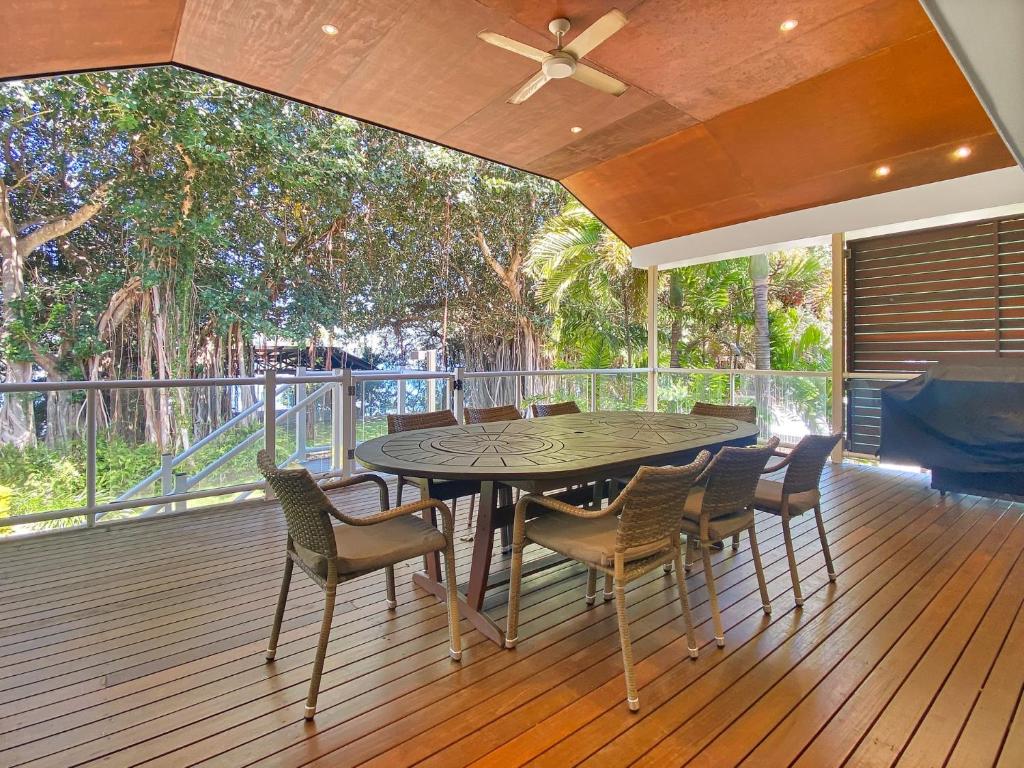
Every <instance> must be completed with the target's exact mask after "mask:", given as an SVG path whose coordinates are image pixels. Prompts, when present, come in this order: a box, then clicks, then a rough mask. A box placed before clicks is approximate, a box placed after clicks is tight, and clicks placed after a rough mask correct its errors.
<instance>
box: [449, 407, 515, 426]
mask: <svg viewBox="0 0 1024 768" xmlns="http://www.w3.org/2000/svg"><path fill="white" fill-rule="evenodd" d="M463 415H464V417H465V419H466V423H467V424H489V423H490V422H492V421H514V420H515V419H521V418H523V414H521V413H520V412H519V409H518V408H516V407H515V406H514V405H497V406H495V407H494V408H466V409H465V410H464V411H463Z"/></svg>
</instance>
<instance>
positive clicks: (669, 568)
mask: <svg viewBox="0 0 1024 768" xmlns="http://www.w3.org/2000/svg"><path fill="white" fill-rule="evenodd" d="M661 570H663V571H664V572H665V573H672V563H671V562H667V563H665V564H664V565H663V566H661Z"/></svg>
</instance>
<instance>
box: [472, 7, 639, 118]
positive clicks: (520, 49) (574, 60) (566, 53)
mask: <svg viewBox="0 0 1024 768" xmlns="http://www.w3.org/2000/svg"><path fill="white" fill-rule="evenodd" d="M626 21H627V19H626V14H624V13H623V12H622V11H619V10H616V9H612V10H610V11H608V13H606V14H605V15H604V16H602V17H601V18H600V19H598V20H597V21H595V22H594V23H593V24H591V25H590V26H589V27H587V28H586V29H585V30H583V31H582V32H580V34H579V35H577V36H576V37H575V39H573V41H572V42H571V43H569V44H568V45H567V46H565V47H563V46H562V37H564V35H565V33H566V32H568V31H569V20H568V19H553V20H552V21H551V23H550V24H548V29H549V30H550V31H551V34H553V35H554V36H555V47H554V48H553V49H552V50H550V51H541V50H539V49H537V48H534V47H533V46H532V45H527V44H526V43H520V42H519V41H518V40H512V39H511V38H508V37H505V36H504V35H499V34H497V33H496V32H486V31H484V32H480V33H479V34H478V35H477V37H479V38H480V39H481V40H483V41H484V42H485V43H490V44H491V45H496V46H498V47H499V48H504V49H505V50H506V51H512V53H518V54H519V55H520V56H525V57H526V58H528V59H533V60H534V61H536V62H538V63H539V64H540V71H539V72H538V73H537V74H535V75H534V76H533V77H531V78H530V79H529V80H527V81H526V82H525V83H523V84H522V85H521V86H520V87H519V89H518V90H517V91H516V92H515V93H513V94H512V95H511V96H510V97H509V99H508V102H509V104H522V103H523V102H524V101H526V100H527V99H528V98H530V97H531V96H533V94H535V93H536V92H537V91H539V90H540V89H541V88H542V87H543V86H544V85H545V84H546V83H547V82H548V81H549V80H560V79H562V78H565V77H571V78H573V79H574V80H578V81H579V82H581V83H583V84H584V85H589V86H590V87H591V88H596V89H597V90H599V91H604V92H605V93H610V94H611V95H612V96H620V95H621V94H622V93H623V92H625V90H626V87H627V86H626V84H625V83H623V82H621V81H619V80H616V79H615V78H614V77H611V76H609V75H606V74H605V73H604V72H598V71H597V70H596V69H594V68H593V67H588V66H587V65H586V64H581V63H580V59H582V58H583V57H584V56H586V55H587V54H588V53H590V52H591V51H592V50H594V49H595V48H597V46H599V45H600V44H601V43H603V42H604V41H605V40H607V39H608V38H609V37H611V36H612V35H614V34H615V33H616V32H618V31H619V30H620V29H622V28H623V27H624V26H625V25H626Z"/></svg>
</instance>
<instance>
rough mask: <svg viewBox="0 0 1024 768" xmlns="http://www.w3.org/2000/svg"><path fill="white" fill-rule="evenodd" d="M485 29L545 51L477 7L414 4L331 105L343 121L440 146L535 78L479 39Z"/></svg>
mask: <svg viewBox="0 0 1024 768" xmlns="http://www.w3.org/2000/svg"><path fill="white" fill-rule="evenodd" d="M483 29H491V30H494V31H496V32H500V33H501V34H505V35H508V36H509V37H513V38H516V39H518V40H522V41H524V42H528V43H531V44H533V45H543V40H542V39H541V38H540V37H539V36H535V35H532V34H531V32H530V31H529V30H527V29H526V28H525V27H522V26H521V25H519V24H517V23H515V22H514V21H511V20H509V19H507V18H505V17H503V16H501V15H500V14H498V13H497V12H496V11H493V10H491V9H489V8H485V7H483V6H480V5H477V4H476V3H467V2H466V0H431V2H429V3H419V2H413V3H412V4H410V5H409V6H408V7H407V8H406V9H405V11H404V12H403V13H402V14H401V17H400V19H399V20H398V21H397V23H396V24H394V25H393V26H392V27H391V29H390V30H388V32H387V34H386V35H385V36H384V37H383V38H382V40H381V41H380V44H379V45H377V46H376V47H375V48H373V50H371V51H370V52H369V53H368V54H367V55H366V56H365V57H364V59H363V60H362V62H360V63H359V65H358V66H357V67H356V68H355V69H354V70H353V71H352V73H351V74H350V76H349V77H348V78H347V79H346V80H345V81H344V82H343V83H342V84H341V87H340V88H339V89H337V90H335V91H334V92H333V96H332V101H333V102H334V103H335V104H337V105H338V107H337V108H338V109H341V110H342V111H344V112H346V113H348V114H353V115H356V116H359V117H364V118H366V119H369V120H373V121H375V122H380V123H383V124H385V125H389V126H392V127H395V128H398V129H399V130H404V131H408V132H410V133H415V134H417V135H419V136H424V137H425V138H429V139H433V140H435V141H443V139H441V137H442V136H443V135H444V134H445V133H446V132H447V131H450V130H451V129H453V128H455V126H457V125H459V124H460V123H462V122H463V121H464V120H466V119H468V118H470V117H472V116H473V115H475V114H476V113H478V112H479V111H480V110H482V109H484V108H485V107H488V106H489V105H494V106H498V105H502V104H504V103H505V100H506V99H507V98H508V96H509V95H510V94H511V93H512V92H513V90H514V89H515V88H516V86H517V85H518V84H519V83H521V82H522V81H524V80H525V79H526V78H528V77H530V76H531V75H532V74H533V73H535V72H536V71H537V65H536V63H534V62H532V61H530V60H529V59H525V58H523V57H521V56H516V55H515V54H511V53H508V52H506V51H502V50H498V49H496V48H494V46H491V45H488V44H486V43H484V42H483V41H481V40H480V39H478V38H477V36H476V35H477V33H478V32H479V31H481V30H483ZM497 145H498V144H497V142H494V143H493V144H491V147H494V146H497ZM459 148H460V149H466V150H467V151H473V150H469V149H468V147H462V146H459ZM489 155H490V156H493V152H490V153H489ZM505 162H508V163H510V164H513V165H515V163H513V161H512V160H511V159H509V160H507V161H505Z"/></svg>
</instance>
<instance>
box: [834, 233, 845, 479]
mask: <svg viewBox="0 0 1024 768" xmlns="http://www.w3.org/2000/svg"><path fill="white" fill-rule="evenodd" d="M845 286H846V238H845V236H844V235H843V233H842V232H837V233H835V234H833V235H832V432H833V433H836V432H843V431H844V421H845V419H846V410H845V409H844V408H843V387H844V384H845V382H844V381H843V373H844V370H843V369H844V368H845V366H846V334H845V333H844V328H845V325H846V323H845V321H846V312H845V307H844V302H843V290H844V288H845ZM842 460H843V441H840V442H839V445H837V446H836V447H835V449H834V450H833V451H832V461H833V463H835V464H838V463H839V462H841V461H842Z"/></svg>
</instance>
